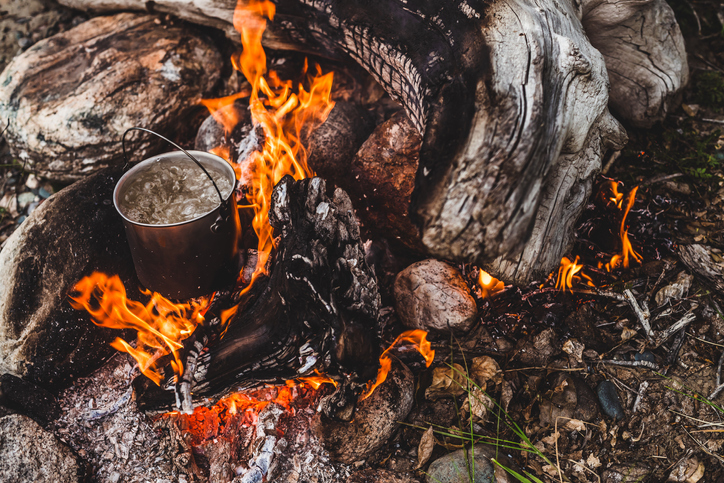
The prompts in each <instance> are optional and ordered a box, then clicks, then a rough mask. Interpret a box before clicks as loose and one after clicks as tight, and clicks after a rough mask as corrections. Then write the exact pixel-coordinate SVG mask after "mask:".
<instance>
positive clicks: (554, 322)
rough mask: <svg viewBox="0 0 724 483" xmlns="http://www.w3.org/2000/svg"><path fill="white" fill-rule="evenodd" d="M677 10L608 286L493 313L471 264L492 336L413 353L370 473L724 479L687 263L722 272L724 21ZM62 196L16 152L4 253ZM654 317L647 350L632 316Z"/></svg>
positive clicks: (601, 232) (718, 11)
mask: <svg viewBox="0 0 724 483" xmlns="http://www.w3.org/2000/svg"><path fill="white" fill-rule="evenodd" d="M672 6H673V7H674V10H675V12H676V15H677V19H678V20H679V22H680V25H681V28H682V31H683V33H684V35H685V37H686V41H687V51H688V52H689V53H690V54H689V67H690V72H691V79H690V83H689V86H688V88H687V90H686V92H685V94H684V97H683V100H682V101H683V104H682V106H681V107H679V108H677V109H676V110H675V111H674V112H672V113H671V114H670V115H669V116H668V118H667V119H666V120H665V121H664V122H663V123H661V124H659V125H657V126H655V127H653V128H651V129H647V130H641V129H633V128H630V127H627V131H628V133H629V137H630V141H629V143H628V145H627V146H626V148H625V149H624V151H622V152H621V153H620V156H618V157H614V158H608V159H607V161H608V160H611V159H612V162H611V163H610V166H608V168H609V169H608V171H607V172H606V174H605V175H601V179H600V184H599V186H598V188H597V190H596V193H595V194H594V197H593V199H592V200H591V201H590V203H589V206H588V207H587V209H586V212H585V213H584V215H583V216H582V218H581V220H580V221H579V224H578V227H577V240H576V243H575V246H574V247H573V249H572V250H571V252H570V253H569V255H568V258H570V259H571V260H573V259H574V258H575V257H580V263H581V264H582V265H583V268H582V271H581V272H579V273H578V276H579V277H581V275H582V274H585V275H587V276H588V277H590V280H591V282H592V283H593V285H595V287H596V288H595V289H594V288H593V287H591V286H589V285H587V284H586V279H585V278H581V279H580V281H579V282H578V283H577V284H574V287H573V290H569V291H562V290H559V289H557V288H556V279H557V275H558V274H557V273H555V274H552V276H551V277H549V279H548V280H541V281H539V282H537V283H535V284H531V285H530V286H529V287H510V286H508V287H506V288H505V289H504V290H502V291H500V292H497V293H495V294H493V295H492V296H488V297H483V296H482V295H483V294H482V292H481V290H480V288H479V286H478V283H477V276H478V271H477V268H476V267H472V266H460V268H461V270H462V271H463V273H464V275H465V277H466V279H467V281H468V283H469V285H470V287H471V289H472V291H473V292H474V294H475V296H476V300H477V303H478V307H479V309H480V324H478V325H477V328H476V329H475V330H474V331H473V333H472V334H469V335H468V336H466V337H465V338H463V339H455V338H452V339H451V340H447V339H438V340H434V339H433V348H435V350H436V351H437V354H438V355H437V357H436V360H435V363H434V364H433V365H432V366H431V367H430V368H425V366H424V364H423V363H422V360H421V359H420V358H419V357H417V356H416V355H414V354H411V355H409V357H408V358H407V360H406V362H407V363H408V364H409V365H410V367H411V368H412V369H413V371H414V372H415V373H416V374H417V375H418V376H419V384H418V387H417V393H416V404H415V407H414V408H413V410H412V413H411V414H410V416H409V417H408V418H407V420H406V421H405V424H404V425H403V426H402V428H401V429H400V430H399V431H398V432H397V433H396V435H395V436H394V437H393V438H392V439H391V440H390V442H389V444H388V445H387V446H385V447H384V448H383V449H382V450H380V451H379V452H378V453H377V454H376V455H375V456H374V457H373V458H372V459H371V460H368V462H367V464H369V465H370V466H372V467H374V468H385V469H388V470H391V471H393V472H399V473H405V472H409V473H412V474H415V475H416V476H417V477H420V478H424V477H425V473H426V471H427V469H428V467H429V463H430V462H432V461H434V460H435V459H436V458H438V457H440V456H443V455H445V454H446V453H448V452H449V451H451V450H454V449H457V448H460V447H462V446H463V445H464V444H469V443H470V442H471V441H475V442H479V443H488V444H491V447H493V448H494V449H496V451H498V452H499V459H500V461H501V462H504V464H506V465H510V466H509V467H510V468H511V469H513V470H514V471H518V472H521V473H522V472H523V471H526V472H528V473H529V475H531V476H529V477H528V478H529V480H530V481H535V480H534V479H533V477H537V478H539V479H541V480H543V481H561V480H567V481H582V482H583V481H590V482H599V481H605V482H615V481H616V482H618V481H665V480H667V479H669V480H670V481H692V482H695V481H712V482H715V481H724V466H723V465H722V463H724V449H723V448H722V447H723V446H724V436H723V435H722V432H724V391H723V393H722V394H718V395H712V394H713V393H714V392H715V389H716V388H717V387H718V386H719V384H721V382H723V378H722V375H721V372H722V361H724V311H723V310H722V307H724V292H722V286H724V284H718V285H717V283H716V282H712V281H711V279H710V278H709V279H708V278H707V277H706V276H704V275H702V271H703V269H699V270H697V269H696V267H693V268H692V267H691V266H689V265H687V264H685V263H684V262H683V261H682V257H681V249H682V247H685V246H690V245H694V244H698V245H702V246H705V247H707V253H708V254H709V257H710V258H709V260H710V263H711V265H712V267H714V269H716V268H717V266H718V264H721V265H724V149H722V148H724V6H720V5H719V4H717V3H714V2H696V1H691V2H689V1H687V0H676V1H674V2H673V3H672ZM611 180H615V181H620V182H621V183H620V184H618V185H617V188H618V189H619V190H620V191H621V192H622V193H623V194H624V200H626V199H627V196H628V194H629V193H630V192H631V190H632V189H633V188H634V187H636V186H638V190H637V192H636V196H635V202H634V204H633V206H632V208H631V211H630V213H629V215H628V217H627V221H626V225H627V227H628V230H629V232H628V233H629V237H630V239H631V242H632V244H633V247H634V250H636V252H637V253H639V254H640V255H641V256H642V262H641V263H637V262H632V263H631V267H630V268H628V269H625V268H616V269H613V270H612V271H610V272H609V271H607V270H606V268H605V263H606V262H607V261H608V260H609V259H610V257H611V255H612V254H614V253H616V252H617V251H619V250H620V234H619V230H620V224H621V219H622V214H623V210H622V209H621V208H618V207H616V206H615V203H612V202H611V201H610V198H611V196H612V194H611V184H610V182H611ZM61 188H62V186H58V185H53V184H50V183H47V182H45V181H44V180H38V179H35V177H34V176H32V174H31V173H28V172H26V171H25V170H24V169H23V166H22V163H20V162H19V161H18V160H16V159H14V158H13V157H12V156H11V155H10V153H9V152H8V150H7V146H5V145H4V143H3V145H2V148H1V150H0V206H2V208H0V244H2V243H4V242H5V240H6V239H7V237H8V236H9V235H10V234H11V233H12V232H13V230H14V229H15V228H17V226H18V225H19V224H20V223H22V222H23V220H24V219H25V218H26V217H27V215H28V214H29V213H30V212H32V210H34V209H35V208H37V206H39V204H40V203H42V202H43V201H44V200H45V199H46V198H47V197H48V196H50V194H52V193H53V192H54V191H57V190H58V189H61ZM624 205H625V201H624ZM393 256H394V254H393ZM720 273H721V272H720ZM384 288H385V287H383V291H385V290H384ZM626 290H629V291H630V294H631V296H630V298H629V299H626V298H625V296H624V295H623V294H624V293H625V291H626ZM386 293H387V294H388V299H387V300H386V301H385V302H387V303H386V305H388V306H391V305H392V304H391V302H390V300H389V293H390V291H389V287H387V288H386ZM631 299H633V300H634V302H632V301H631ZM645 305H647V306H648V308H649V309H650V310H649V312H650V316H649V317H648V320H650V323H651V329H652V332H651V333H650V334H647V331H646V330H645V329H644V328H643V327H642V325H641V323H640V317H639V315H637V314H636V311H635V310H634V308H638V309H641V310H642V311H643V312H645V309H644V306H645ZM688 314H693V317H691V319H692V321H691V322H689V323H688V324H687V325H686V326H685V327H683V328H682V329H680V330H676V331H673V330H672V331H671V333H670V334H669V333H667V329H669V328H670V327H672V326H673V325H674V324H676V323H677V322H680V321H682V319H686V320H688V319H687V317H688ZM385 317H386V329H385V333H386V335H387V336H388V339H389V340H390V341H391V340H392V339H393V338H394V335H396V334H397V333H399V332H400V331H401V325H400V324H399V322H398V321H397V320H396V316H395V314H394V312H393V311H392V310H388V311H386V316H385ZM666 335H668V337H665V336H666ZM493 361H494V362H493ZM451 366H452V367H454V368H455V369H451ZM485 368H487V369H485ZM491 368H492V369H491ZM497 369H499V372H496V370H497ZM446 377H447V379H446ZM473 382H475V384H473ZM604 382H606V384H603V385H602V383H604ZM609 383H610V384H609ZM483 386H485V387H483ZM431 388H432V389H431ZM480 389H485V391H486V392H487V394H488V395H489V396H490V398H492V401H494V402H495V403H492V402H491V401H489V400H487V399H486V398H485V396H484V395H483V393H482V391H480ZM602 399H603V406H604V407H602V406H601V402H600V401H601V400H602ZM615 400H618V401H619V403H620V407H618V406H616V402H615ZM478 403H482V406H484V407H481V404H478ZM428 428H432V431H430V432H426V431H427V430H428ZM528 441H529V443H530V445H529V444H528ZM521 449H522V450H521ZM511 481H512V480H511Z"/></svg>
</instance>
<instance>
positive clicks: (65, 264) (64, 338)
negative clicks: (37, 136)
mask: <svg viewBox="0 0 724 483" xmlns="http://www.w3.org/2000/svg"><path fill="white" fill-rule="evenodd" d="M120 175H121V169H120V168H111V169H107V170H104V171H101V172H99V173H96V174H95V175H93V176H91V177H89V178H87V179H85V180H83V181H80V182H78V183H75V184H73V185H71V186H69V187H67V188H65V189H63V190H61V191H59V192H58V193H56V194H55V195H53V196H51V197H50V198H48V199H47V200H46V201H45V202H44V203H43V204H42V205H40V206H39V207H38V209H37V210H35V211H33V213H32V214H31V215H30V216H29V217H28V219H27V220H25V222H24V223H23V224H22V225H20V227H19V228H18V229H17V230H16V231H15V232H14V233H13V234H12V235H11V236H10V238H8V240H7V242H6V245H5V248H3V250H2V252H0V279H1V280H3V283H2V284H0V372H3V373H10V374H14V375H16V376H19V377H23V378H25V379H27V380H28V381H31V382H33V383H34V384H37V385H39V386H41V387H43V388H44V389H48V390H54V389H56V388H59V387H61V386H63V385H65V384H67V383H68V382H70V381H72V380H73V379H74V378H75V377H80V376H83V375H86V374H89V373H90V372H91V371H93V370H94V369H96V368H97V367H99V366H100V365H101V364H102V363H103V362H104V361H105V360H106V359H107V358H108V357H110V356H111V355H112V354H113V353H114V352H115V349H113V348H111V347H110V345H109V343H110V342H111V341H112V340H113V339H115V338H116V337H124V336H129V335H130V334H129V333H128V332H121V331H118V330H113V329H106V328H101V327H98V326H96V325H94V324H93V323H92V322H91V320H90V317H89V316H88V314H87V313H86V312H81V311H78V310H75V309H73V308H72V307H71V306H70V304H69V303H68V293H69V292H70V290H71V289H72V288H73V286H74V285H75V284H76V283H77V282H78V281H79V280H80V279H81V278H83V277H84V276H86V275H90V274H91V273H92V272H93V271H101V272H105V273H107V274H109V275H113V274H117V275H119V276H120V278H121V280H122V281H123V283H124V285H125V286H126V289H127V290H128V293H129V294H133V293H138V286H139V282H138V280H137V278H136V272H135V271H134V268H133V260H132V258H131V251H130V249H129V248H128V242H127V240H126V234H125V232H124V229H123V223H122V221H121V217H120V215H119V214H118V213H117V212H116V209H115V207H114V206H113V201H112V195H113V188H114V187H115V184H116V182H117V181H118V179H119V178H120Z"/></svg>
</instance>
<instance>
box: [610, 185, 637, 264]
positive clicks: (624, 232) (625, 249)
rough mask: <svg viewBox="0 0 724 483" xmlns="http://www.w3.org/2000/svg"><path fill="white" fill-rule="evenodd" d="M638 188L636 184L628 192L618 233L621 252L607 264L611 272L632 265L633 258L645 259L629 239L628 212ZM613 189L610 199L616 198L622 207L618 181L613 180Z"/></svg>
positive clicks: (619, 206)
mask: <svg viewBox="0 0 724 483" xmlns="http://www.w3.org/2000/svg"><path fill="white" fill-rule="evenodd" d="M638 189H639V187H638V186H636V187H635V188H634V189H632V190H631V191H630V192H629V194H628V200H627V202H626V210H625V211H624V214H623V218H622V219H621V227H620V228H619V233H618V236H619V238H620V239H621V247H622V248H621V254H616V255H614V256H613V257H611V261H610V262H608V263H607V264H606V270H607V271H609V272H610V271H611V270H614V269H616V268H618V267H620V266H621V265H623V267H624V268H628V267H629V265H630V260H631V259H632V258H633V259H634V260H635V261H636V262H638V263H641V262H642V261H643V257H642V256H641V255H640V254H638V253H636V250H634V249H633V245H632V244H631V240H629V238H628V229H627V228H626V218H627V217H628V213H629V211H631V208H632V207H633V205H634V202H635V201H636V192H637V191H638ZM611 190H612V192H613V195H614V198H610V199H611V200H612V201H614V200H615V202H616V206H617V207H618V208H619V209H621V208H622V205H623V194H622V193H619V192H618V183H616V182H614V181H612V182H611Z"/></svg>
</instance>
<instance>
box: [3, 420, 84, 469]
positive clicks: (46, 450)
mask: <svg viewBox="0 0 724 483" xmlns="http://www.w3.org/2000/svg"><path fill="white" fill-rule="evenodd" d="M88 480H89V478H88V473H87V466H86V465H85V464H84V463H83V461H82V460H80V458H78V456H77V455H76V454H75V453H73V451H72V450H71V449H70V448H69V447H68V446H66V445H65V444H63V442H61V441H60V440H59V439H58V438H57V437H55V435H53V434H52V433H49V432H48V431H45V430H44V429H43V428H41V427H40V426H39V425H38V423H36V422H35V421H33V420H32V419H30V418H28V417H27V416H22V415H20V414H13V415H10V416H5V417H3V418H0V481H7V482H31V481H32V482H34V483H81V482H85V481H88Z"/></svg>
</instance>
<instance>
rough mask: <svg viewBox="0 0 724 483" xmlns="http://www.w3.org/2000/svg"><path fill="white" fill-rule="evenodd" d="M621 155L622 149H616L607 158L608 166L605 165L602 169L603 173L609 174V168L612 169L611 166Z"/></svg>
mask: <svg viewBox="0 0 724 483" xmlns="http://www.w3.org/2000/svg"><path fill="white" fill-rule="evenodd" d="M620 156H621V151H614V152H613V153H611V156H609V158H608V159H607V160H606V166H604V167H603V169H602V170H601V173H602V174H608V170H609V169H611V166H613V163H615V162H616V160H617V159H618V158H619V157H620Z"/></svg>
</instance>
